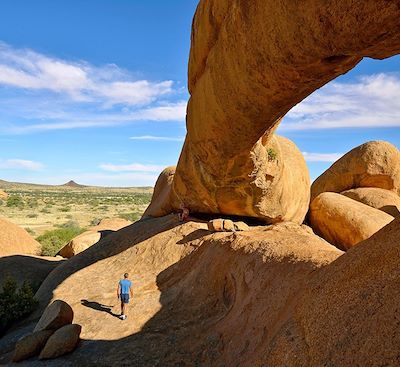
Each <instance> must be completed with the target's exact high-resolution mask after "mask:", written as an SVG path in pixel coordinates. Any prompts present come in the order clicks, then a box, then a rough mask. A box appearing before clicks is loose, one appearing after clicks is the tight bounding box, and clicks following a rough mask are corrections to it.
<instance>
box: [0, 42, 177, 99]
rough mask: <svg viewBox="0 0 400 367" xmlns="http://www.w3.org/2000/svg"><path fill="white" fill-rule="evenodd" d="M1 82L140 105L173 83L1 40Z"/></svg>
mask: <svg viewBox="0 0 400 367" xmlns="http://www.w3.org/2000/svg"><path fill="white" fill-rule="evenodd" d="M0 84H3V85H8V86H12V87H17V88H23V89H31V90H48V91H52V92H56V93H64V94H68V95H69V96H70V97H71V98H73V99H75V100H77V101H95V100H98V99H99V98H100V99H101V100H102V101H103V102H104V103H105V104H106V105H114V104H127V105H141V104H148V103H151V102H153V101H155V100H156V99H157V98H158V97H160V96H162V95H166V94H168V93H171V92H172V85H173V82H172V81H170V80H166V81H162V82H158V83H157V82H155V83H154V82H149V81H147V80H134V79H133V77H132V76H131V75H130V74H129V73H128V72H127V71H124V70H122V69H120V68H118V67H117V66H116V65H106V66H103V67H96V66H94V65H91V64H89V63H87V62H83V61H81V62H76V61H67V60H61V59H57V58H53V57H49V56H46V55H43V54H40V53H37V52H35V51H33V50H30V49H16V48H13V47H11V46H9V45H7V44H5V43H0Z"/></svg>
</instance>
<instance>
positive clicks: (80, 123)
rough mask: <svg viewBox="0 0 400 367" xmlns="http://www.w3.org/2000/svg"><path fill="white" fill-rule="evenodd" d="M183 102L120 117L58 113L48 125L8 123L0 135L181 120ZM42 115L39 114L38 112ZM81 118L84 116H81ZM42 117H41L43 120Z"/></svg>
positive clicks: (139, 110) (115, 115)
mask: <svg viewBox="0 0 400 367" xmlns="http://www.w3.org/2000/svg"><path fill="white" fill-rule="evenodd" d="M185 111H186V102H185V101H179V102H176V103H171V104H169V105H168V106H161V107H151V108H146V109H137V110H135V111H124V112H121V113H120V114H116V113H107V112H101V113H99V114H95V113H93V112H90V113H85V111H82V112H80V113H79V116H78V114H77V113H69V112H65V113H62V112H60V111H58V112H55V113H54V114H51V112H49V111H48V112H47V115H48V116H49V117H48V118H47V120H50V121H51V122H44V123H35V124H23V125H16V124H10V123H8V124H7V125H5V126H0V133H6V134H28V133H33V132H40V131H52V130H70V129H82V128H94V127H112V126H121V125H128V124H132V123H134V122H137V121H166V122H168V121H184V119H185V114H186V112H185ZM38 112H39V114H43V110H42V111H38ZM81 115H83V116H81ZM45 117H46V116H44V117H43V118H44V119H46V118H45Z"/></svg>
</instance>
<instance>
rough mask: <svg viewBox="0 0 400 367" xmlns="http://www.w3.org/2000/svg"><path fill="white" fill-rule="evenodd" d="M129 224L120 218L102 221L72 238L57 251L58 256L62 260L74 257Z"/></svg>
mask: <svg viewBox="0 0 400 367" xmlns="http://www.w3.org/2000/svg"><path fill="white" fill-rule="evenodd" d="M130 224H132V222H130V221H128V220H126V219H122V218H115V219H102V220H101V222H100V223H99V224H98V225H97V226H94V227H91V228H89V230H87V231H85V232H83V233H81V234H80V235H78V236H76V237H75V238H73V239H72V240H71V241H70V242H69V243H67V244H66V245H65V246H64V247H63V248H62V249H61V250H60V251H59V254H60V255H61V256H62V257H64V258H70V257H72V256H75V255H77V254H79V253H80V252H82V251H85V250H86V249H87V248H89V247H90V246H93V245H94V244H96V243H97V242H99V241H100V239H101V238H104V237H106V236H107V235H109V234H110V233H112V232H115V231H118V230H120V229H121V228H124V227H126V226H129V225H130Z"/></svg>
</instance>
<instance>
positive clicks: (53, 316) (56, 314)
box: [33, 300, 74, 332]
mask: <svg viewBox="0 0 400 367" xmlns="http://www.w3.org/2000/svg"><path fill="white" fill-rule="evenodd" d="M73 318H74V312H73V310H72V308H71V306H70V305H69V304H68V303H66V302H64V301H61V300H55V301H54V302H53V303H52V304H51V305H49V306H48V307H47V308H46V309H45V311H44V312H43V315H42V317H41V318H40V320H39V322H38V323H37V324H36V327H35V329H34V330H33V331H34V332H36V331H42V330H57V329H59V328H60V327H62V326H64V325H68V324H71V323H72V320H73Z"/></svg>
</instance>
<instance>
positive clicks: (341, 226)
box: [309, 192, 394, 250]
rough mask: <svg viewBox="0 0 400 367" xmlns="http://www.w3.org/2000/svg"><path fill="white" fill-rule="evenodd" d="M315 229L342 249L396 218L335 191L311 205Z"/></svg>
mask: <svg viewBox="0 0 400 367" xmlns="http://www.w3.org/2000/svg"><path fill="white" fill-rule="evenodd" d="M309 218H310V223H311V227H312V228H313V230H314V231H315V232H316V233H317V234H318V235H320V236H321V237H323V238H324V239H326V240H327V241H328V242H330V243H331V244H333V245H335V246H337V247H338V248H340V249H345V250H347V249H349V248H350V247H352V246H354V245H357V244H358V243H359V242H361V241H363V240H366V239H367V238H369V237H371V236H372V235H373V234H374V233H376V232H378V231H379V230H380V229H381V228H383V227H384V226H386V225H387V224H389V223H390V222H391V221H392V220H393V219H394V218H393V217H392V216H391V215H389V214H386V213H384V212H382V211H381V210H378V209H375V208H372V207H370V206H368V205H365V204H362V203H359V202H358V201H355V200H353V199H350V198H348V197H346V196H343V195H340V194H336V193H333V192H325V193H322V194H320V195H318V196H317V197H316V198H315V199H314V200H313V202H312V203H311V206H310V216H309Z"/></svg>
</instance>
